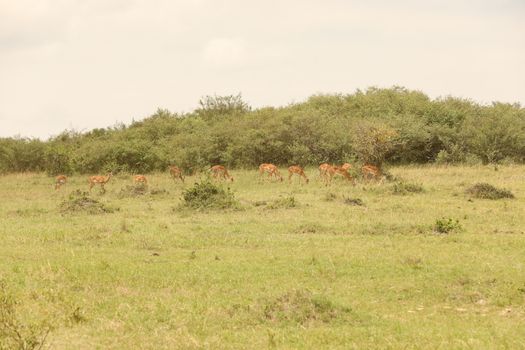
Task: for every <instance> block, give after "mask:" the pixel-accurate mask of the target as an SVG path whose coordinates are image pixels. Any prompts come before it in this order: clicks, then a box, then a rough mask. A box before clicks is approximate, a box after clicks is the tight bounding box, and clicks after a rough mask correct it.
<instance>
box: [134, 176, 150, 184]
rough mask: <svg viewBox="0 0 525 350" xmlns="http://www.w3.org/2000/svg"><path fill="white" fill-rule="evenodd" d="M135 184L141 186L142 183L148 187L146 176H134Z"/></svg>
mask: <svg viewBox="0 0 525 350" xmlns="http://www.w3.org/2000/svg"><path fill="white" fill-rule="evenodd" d="M133 182H134V183H135V184H139V183H142V184H144V185H146V186H147V185H148V180H147V179H146V176H144V175H135V176H133Z"/></svg>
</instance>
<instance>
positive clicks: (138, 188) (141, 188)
mask: <svg viewBox="0 0 525 350" xmlns="http://www.w3.org/2000/svg"><path fill="white" fill-rule="evenodd" d="M147 193H148V186H147V185H146V184H144V183H138V184H134V185H127V186H126V187H123V188H121V189H120V192H119V194H118V196H119V197H120V198H124V197H138V196H143V195H145V194H147Z"/></svg>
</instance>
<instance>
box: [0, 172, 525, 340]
mask: <svg viewBox="0 0 525 350" xmlns="http://www.w3.org/2000/svg"><path fill="white" fill-rule="evenodd" d="M316 172H317V171H316V170H315V169H308V174H309V176H310V177H311V181H310V183H309V184H308V185H302V184H300V183H299V182H298V180H296V182H294V183H292V184H288V183H286V182H284V183H261V182H260V181H258V179H257V173H256V171H233V172H232V175H233V176H234V178H235V181H234V182H233V183H232V184H229V186H230V187H231V189H232V190H233V192H234V194H235V197H236V199H238V200H239V202H240V208H239V209H234V210H233V209H229V210H211V211H195V210H190V209H185V208H181V193H182V191H183V190H184V188H188V187H191V186H192V184H193V182H194V181H195V180H196V179H195V178H187V179H186V184H185V185H183V184H181V183H180V182H177V183H175V182H173V180H171V179H170V178H169V177H168V175H167V174H152V175H149V176H148V180H149V183H150V190H153V192H154V194H146V195H143V196H130V195H129V193H128V192H126V191H125V190H122V189H125V188H126V186H127V185H131V176H129V175H118V176H116V177H115V178H113V179H111V181H110V182H109V183H108V184H107V186H106V188H107V192H106V193H105V194H101V193H100V192H99V189H98V188H97V189H93V194H92V197H93V198H94V199H96V200H98V201H100V202H101V203H103V204H105V205H107V206H108V207H110V208H113V209H118V210H116V211H114V212H112V213H103V214H97V215H93V214H87V213H67V212H66V213H63V212H61V210H60V204H61V203H62V202H63V201H66V200H67V199H68V196H69V194H70V193H71V192H73V191H74V190H76V189H82V190H87V188H88V185H87V177H86V176H74V177H72V178H70V180H69V183H68V184H67V185H65V186H64V187H62V188H61V189H60V190H59V191H55V190H54V189H53V185H54V179H52V178H50V177H47V176H45V175H43V174H17V175H7V176H3V177H2V178H1V179H2V188H1V190H0V198H1V201H0V218H1V221H0V281H1V284H0V287H1V289H0V297H1V298H0V302H1V304H0V311H1V313H0V344H3V345H4V347H6V348H11V347H13V346H14V344H16V343H17V342H19V341H21V339H24V340H26V342H30V341H31V339H33V338H37V339H41V338H42V337H43V335H44V334H45V333H46V330H47V329H49V330H50V331H49V334H48V335H47V338H46V341H45V347H44V348H52V349H73V348H75V349H97V348H99V349H138V348H141V349H188V348H196V349H200V348H203V349H223V348H224V349H233V348H240V349H255V348H279V349H296V348H305V349H307V348H308V349H319V348H330V349H338V348H340V349H366V348H371V349H372V348H373V349H376V348H381V349H383V348H391V349H397V348H403V349H489V348H490V349H523V348H525V166H506V167H499V169H497V170H495V169H494V167H493V166H491V167H448V168H438V167H395V168H392V169H391V172H392V174H393V175H394V176H395V177H396V178H400V179H403V180H404V181H405V182H406V183H412V184H420V185H421V186H422V187H423V192H407V193H405V194H403V193H396V192H402V191H401V190H399V186H397V187H396V184H395V183H394V182H386V183H384V184H363V183H358V184H357V185H356V186H355V187H353V186H351V185H350V184H347V183H344V182H343V181H334V184H333V185H332V186H330V187H325V186H323V185H322V184H321V183H320V182H319V180H318V179H317V176H316ZM476 182H488V183H491V184H493V185H495V186H497V187H502V188H507V189H509V190H511V191H512V193H513V194H514V195H515V196H516V198H514V199H500V200H487V199H475V198H471V197H470V196H469V195H467V194H466V193H465V190H466V189H467V188H468V187H469V186H470V185H472V184H474V183H476ZM396 189H397V191H396ZM162 190H165V191H162ZM436 225H437V226H436ZM447 230H448V232H446V233H445V232H438V231H447ZM17 333H18V334H19V335H17ZM18 344H19V343H18ZM26 345H28V347H30V346H29V345H30V344H29V343H28V344H26ZM0 347H1V345H0Z"/></svg>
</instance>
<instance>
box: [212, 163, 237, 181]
mask: <svg viewBox="0 0 525 350" xmlns="http://www.w3.org/2000/svg"><path fill="white" fill-rule="evenodd" d="M210 171H211V175H212V176H213V177H214V178H215V179H217V180H218V179H220V178H222V179H224V180H227V179H230V181H231V182H233V177H232V176H231V175H230V174H228V170H226V168H225V167H224V166H222V165H214V166H212V167H211V168H210Z"/></svg>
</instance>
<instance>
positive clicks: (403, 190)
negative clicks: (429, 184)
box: [390, 181, 425, 195]
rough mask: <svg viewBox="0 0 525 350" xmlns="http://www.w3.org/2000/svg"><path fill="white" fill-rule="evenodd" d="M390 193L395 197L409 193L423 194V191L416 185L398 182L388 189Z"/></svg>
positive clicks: (421, 187)
mask: <svg viewBox="0 0 525 350" xmlns="http://www.w3.org/2000/svg"><path fill="white" fill-rule="evenodd" d="M390 191H391V192H392V194H397V195H407V194H410V193H421V192H424V191H425V189H424V188H423V186H421V185H420V184H417V183H410V182H404V181H398V182H396V183H394V184H392V186H391V187H390Z"/></svg>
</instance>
